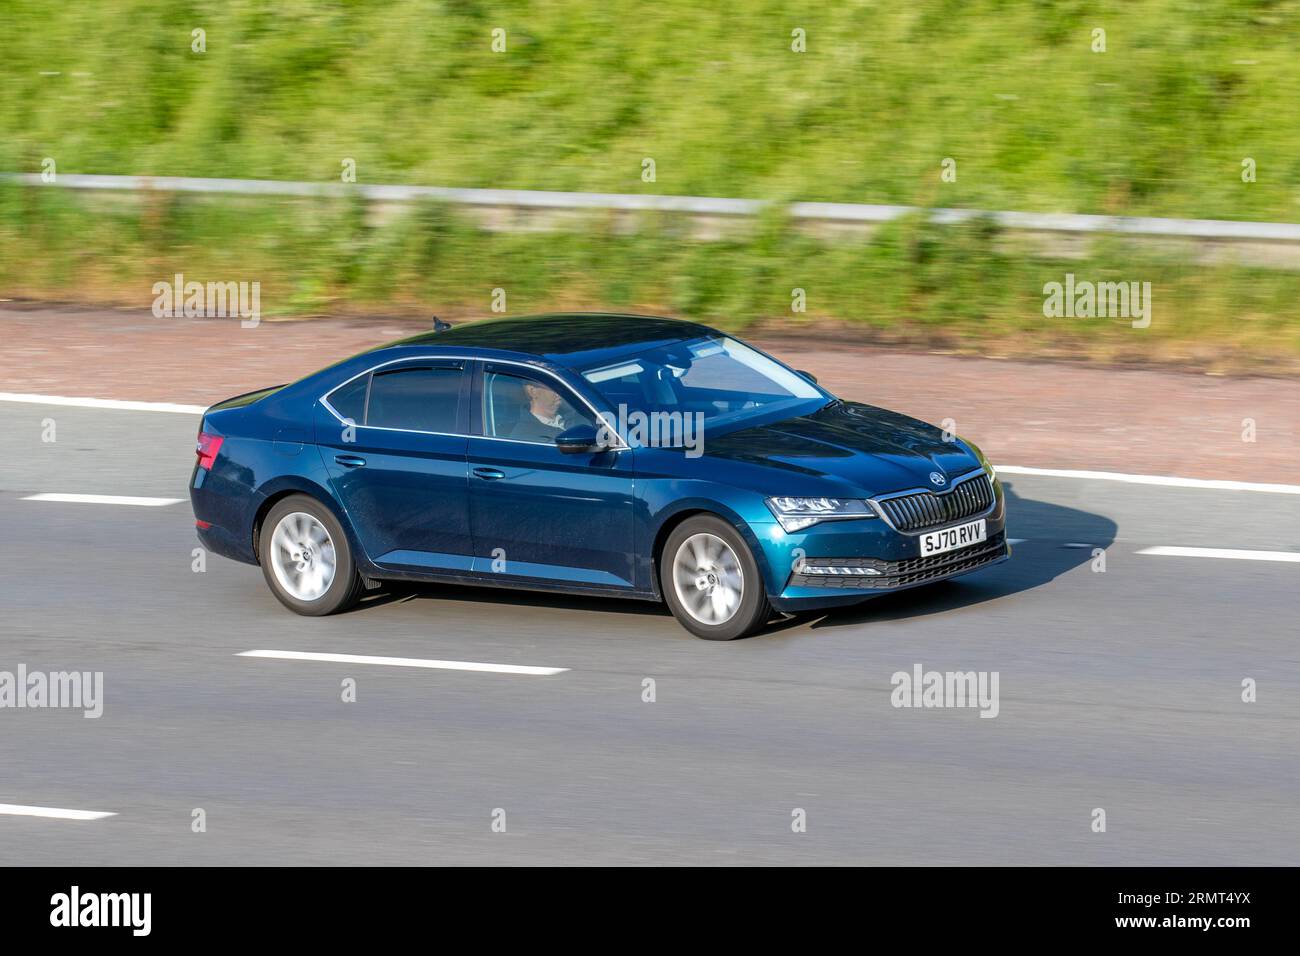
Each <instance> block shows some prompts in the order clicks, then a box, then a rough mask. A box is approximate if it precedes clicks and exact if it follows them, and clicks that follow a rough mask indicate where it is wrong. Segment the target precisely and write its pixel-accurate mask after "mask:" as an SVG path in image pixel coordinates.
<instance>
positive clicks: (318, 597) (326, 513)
mask: <svg viewBox="0 0 1300 956" xmlns="http://www.w3.org/2000/svg"><path fill="white" fill-rule="evenodd" d="M258 555H259V556H260V558H261V561H262V574H263V575H264V576H265V578H266V583H267V585H268V586H269V587H270V588H271V593H272V594H274V595H275V596H276V597H277V598H279V600H280V603H281V604H283V605H284V606H285V607H287V608H289V609H290V610H291V611H296V612H298V613H299V614H305V615H308V616H310V617H319V616H321V615H325V614H333V613H335V612H336V611H342V610H345V609H346V608H348V607H350V606H351V605H353V604H355V603H356V600H357V598H358V597H359V596H360V594H361V590H362V583H361V576H360V575H359V574H358V573H357V568H356V564H355V563H354V562H353V560H352V549H351V548H350V547H349V546H348V537H347V535H346V534H345V533H344V531H343V526H342V525H340V524H339V522H338V519H337V518H335V517H334V515H333V513H331V512H330V510H329V509H328V508H326V507H325V506H324V505H322V504H321V503H320V502H319V501H317V500H316V499H315V498H311V497H308V496H307V495H290V496H289V497H287V498H285V499H284V500H283V501H279V502H277V503H276V504H275V506H274V507H272V508H271V510H270V512H268V513H267V516H266V520H265V521H263V522H262V531H261V536H260V540H259V544H258Z"/></svg>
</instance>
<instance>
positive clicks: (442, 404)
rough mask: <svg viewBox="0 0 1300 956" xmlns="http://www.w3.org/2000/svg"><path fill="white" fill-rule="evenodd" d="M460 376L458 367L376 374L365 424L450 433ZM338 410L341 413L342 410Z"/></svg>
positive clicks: (458, 398)
mask: <svg viewBox="0 0 1300 956" xmlns="http://www.w3.org/2000/svg"><path fill="white" fill-rule="evenodd" d="M463 374H464V372H463V371H462V370H461V369H458V368H402V369H395V370H393V371H389V372H376V373H375V374H374V375H373V376H372V380H371V384H370V402H369V405H368V408H367V411H366V421H365V423H366V424H367V425H370V426H373V427H376V428H404V429H410V430H414V431H425V432H445V433H448V434H454V433H455V432H456V418H457V411H458V405H459V400H460V385H461V376H462V375H463ZM335 408H336V409H337V408H338V406H337V405H335ZM338 410H339V413H340V414H342V411H343V410H342V409H338Z"/></svg>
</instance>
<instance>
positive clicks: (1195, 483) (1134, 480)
mask: <svg viewBox="0 0 1300 956" xmlns="http://www.w3.org/2000/svg"><path fill="white" fill-rule="evenodd" d="M993 467H994V468H995V469H996V470H997V472H998V474H1008V475H1043V476H1046V477H1049V478H1087V479H1092V480H1096V481H1126V482H1128V483H1129V484H1131V485H1166V486H1168V487H1170V488H1201V489H1205V490H1209V491H1263V492H1268V493H1271V494H1276V495H1300V485H1272V484H1266V483H1261V482H1256V481H1218V480H1211V479H1208V478H1173V477H1167V476H1164V475H1126V474H1123V473H1121V472H1117V471H1074V470H1071V469H1062V468H1029V467H1026V466H1024V465H994V466H993Z"/></svg>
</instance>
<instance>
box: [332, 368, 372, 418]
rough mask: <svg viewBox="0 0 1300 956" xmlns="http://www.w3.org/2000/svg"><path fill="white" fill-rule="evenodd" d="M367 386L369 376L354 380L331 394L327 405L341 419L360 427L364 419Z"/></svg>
mask: <svg viewBox="0 0 1300 956" xmlns="http://www.w3.org/2000/svg"><path fill="white" fill-rule="evenodd" d="M369 384H370V376H369V375H362V376H360V377H359V378H354V379H353V380H352V381H350V382H348V383H347V384H346V385H342V386H340V387H339V388H336V389H335V390H334V391H333V392H331V393H330V396H329V403H330V404H331V405H332V406H334V411H336V412H338V413H339V415H340V416H341V417H343V418H346V419H347V420H348V421H350V422H352V424H354V425H360V424H361V423H362V422H364V421H365V417H366V386H367V385H369Z"/></svg>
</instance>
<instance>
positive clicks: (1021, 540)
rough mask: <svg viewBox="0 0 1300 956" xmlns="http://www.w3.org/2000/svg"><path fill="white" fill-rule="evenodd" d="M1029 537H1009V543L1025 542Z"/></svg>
mask: <svg viewBox="0 0 1300 956" xmlns="http://www.w3.org/2000/svg"><path fill="white" fill-rule="evenodd" d="M1028 540H1029V539H1028V538H1007V544H1024V543H1025V542H1026V541H1028Z"/></svg>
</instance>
